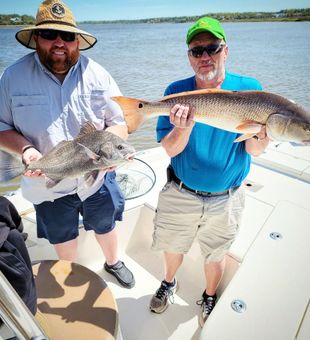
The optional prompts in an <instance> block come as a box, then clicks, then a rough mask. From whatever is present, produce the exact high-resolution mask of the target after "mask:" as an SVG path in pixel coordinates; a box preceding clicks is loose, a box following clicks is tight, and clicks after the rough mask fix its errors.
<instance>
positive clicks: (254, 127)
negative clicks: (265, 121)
mask: <svg viewBox="0 0 310 340" xmlns="http://www.w3.org/2000/svg"><path fill="white" fill-rule="evenodd" d="M261 128H262V124H259V123H257V122H254V121H247V122H242V123H241V124H239V125H238V126H236V130H238V131H240V133H245V134H248V133H254V134H256V133H258V132H259V131H260V130H261Z"/></svg>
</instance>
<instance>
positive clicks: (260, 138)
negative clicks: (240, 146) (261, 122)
mask: <svg viewBox="0 0 310 340" xmlns="http://www.w3.org/2000/svg"><path fill="white" fill-rule="evenodd" d="M256 136H257V139H256V138H250V139H247V140H246V141H245V150H246V152H247V153H249V154H250V155H252V156H255V157H257V156H259V155H260V154H262V153H263V152H264V151H265V149H266V148H267V146H268V144H269V141H270V139H269V138H268V136H267V134H266V127H265V126H263V127H262V129H261V130H260V132H259V133H258V134H257V135H256Z"/></svg>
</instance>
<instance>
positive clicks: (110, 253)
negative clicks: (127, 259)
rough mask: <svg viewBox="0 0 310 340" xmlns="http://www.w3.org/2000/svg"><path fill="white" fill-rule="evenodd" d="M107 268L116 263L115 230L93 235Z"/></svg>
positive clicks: (116, 238)
mask: <svg viewBox="0 0 310 340" xmlns="http://www.w3.org/2000/svg"><path fill="white" fill-rule="evenodd" d="M95 236H96V239H97V242H98V243H99V245H100V247H101V249H102V252H103V255H104V257H105V259H106V261H107V264H108V265H109V266H112V265H114V264H115V263H116V262H118V237H117V231H116V228H114V229H112V230H111V231H110V232H108V233H106V234H95Z"/></svg>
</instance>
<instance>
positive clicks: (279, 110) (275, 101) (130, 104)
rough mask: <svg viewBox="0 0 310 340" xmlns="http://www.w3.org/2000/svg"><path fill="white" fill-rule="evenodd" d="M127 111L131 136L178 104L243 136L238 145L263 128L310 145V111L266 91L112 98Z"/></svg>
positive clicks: (199, 119)
mask: <svg viewBox="0 0 310 340" xmlns="http://www.w3.org/2000/svg"><path fill="white" fill-rule="evenodd" d="M112 99H113V100H114V101H115V102H117V103H118V104H119V105H120V107H121V109H122V110H123V113H124V117H125V120H126V123H127V126H128V130H129V133H132V132H134V131H135V130H136V129H138V128H139V126H140V125H141V124H142V123H143V122H144V121H145V119H147V118H151V117H156V116H161V115H169V114H170V110H171V108H172V107H173V106H174V105H175V104H182V105H187V106H189V107H195V117H194V120H195V121H197V122H200V123H204V124H208V125H211V126H213V127H216V128H219V129H223V130H226V131H230V132H236V133H241V134H243V136H241V137H239V138H237V139H236V141H237V142H240V141H242V140H245V139H248V138H251V137H253V136H254V135H255V134H257V133H258V132H259V131H260V129H261V127H262V126H263V125H265V126H266V132H267V135H268V137H270V138H271V139H273V140H277V141H289V142H298V143H309V142H310V112H309V111H308V110H306V109H305V108H303V107H301V106H299V105H297V104H295V103H293V102H292V101H290V100H288V99H286V98H284V97H282V96H279V95H277V94H273V93H269V92H264V91H226V90H213V89H212V90H211V89H205V90H197V91H190V92H181V93H178V94H173V95H169V96H165V97H163V98H161V99H160V100H158V101H145V100H140V99H135V98H128V97H122V96H119V97H112Z"/></svg>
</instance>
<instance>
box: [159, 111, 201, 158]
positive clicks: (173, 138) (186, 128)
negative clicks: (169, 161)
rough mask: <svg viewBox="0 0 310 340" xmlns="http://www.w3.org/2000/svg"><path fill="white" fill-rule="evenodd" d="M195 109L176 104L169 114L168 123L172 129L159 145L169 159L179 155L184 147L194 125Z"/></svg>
mask: <svg viewBox="0 0 310 340" xmlns="http://www.w3.org/2000/svg"><path fill="white" fill-rule="evenodd" d="M194 112H195V108H194V107H192V108H191V109H190V108H189V107H188V106H184V105H180V104H177V105H175V106H174V107H173V108H172V109H171V112H170V123H171V124H173V125H174V128H173V129H172V130H171V131H170V132H169V133H168V134H167V135H166V136H165V137H164V138H163V139H162V140H161V145H162V146H163V148H164V149H165V150H166V152H167V154H168V155H169V156H170V157H174V156H176V155H178V154H179V153H181V152H182V151H183V150H184V148H185V147H186V145H187V143H188V140H189V136H190V134H191V132H192V129H193V126H194V124H195V122H194V120H193V118H194Z"/></svg>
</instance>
